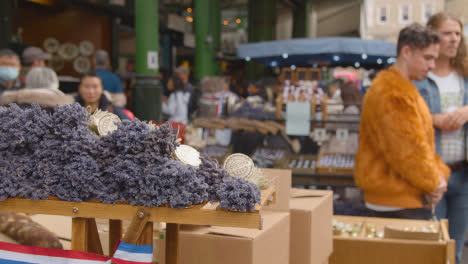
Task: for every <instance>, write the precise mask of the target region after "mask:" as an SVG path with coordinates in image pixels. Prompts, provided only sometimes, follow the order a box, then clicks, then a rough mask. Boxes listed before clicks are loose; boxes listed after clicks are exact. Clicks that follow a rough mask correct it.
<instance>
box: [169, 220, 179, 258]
mask: <svg viewBox="0 0 468 264" xmlns="http://www.w3.org/2000/svg"><path fill="white" fill-rule="evenodd" d="M179 228H180V225H179V224H170V223H167V227H166V264H177V263H178V262H179V255H178V253H179V252H178V249H179Z"/></svg>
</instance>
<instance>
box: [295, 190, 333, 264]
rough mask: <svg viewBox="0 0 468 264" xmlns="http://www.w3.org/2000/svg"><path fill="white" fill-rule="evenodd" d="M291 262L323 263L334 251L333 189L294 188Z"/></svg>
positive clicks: (305, 263) (298, 263)
mask: <svg viewBox="0 0 468 264" xmlns="http://www.w3.org/2000/svg"><path fill="white" fill-rule="evenodd" d="M289 205H290V209H291V236H290V240H291V244H290V261H289V263H291V264H323V263H326V262H327V261H328V258H329V256H330V254H331V253H332V251H333V230H332V216H333V192H332V191H321V190H304V189H292V190H291V200H290V203H289Z"/></svg>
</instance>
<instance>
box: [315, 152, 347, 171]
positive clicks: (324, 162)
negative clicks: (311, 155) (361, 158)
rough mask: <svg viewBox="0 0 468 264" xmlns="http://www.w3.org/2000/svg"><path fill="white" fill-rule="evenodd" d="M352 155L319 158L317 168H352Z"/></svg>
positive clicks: (327, 155)
mask: <svg viewBox="0 0 468 264" xmlns="http://www.w3.org/2000/svg"><path fill="white" fill-rule="evenodd" d="M354 158H355V156H354V155H349V154H335V155H332V154H330V155H329V154H326V155H323V156H321V157H320V160H319V162H318V166H319V167H336V168H354Z"/></svg>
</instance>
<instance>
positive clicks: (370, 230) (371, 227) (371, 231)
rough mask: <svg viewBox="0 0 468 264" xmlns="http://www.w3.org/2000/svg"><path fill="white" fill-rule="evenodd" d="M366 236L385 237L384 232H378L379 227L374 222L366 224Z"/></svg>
mask: <svg viewBox="0 0 468 264" xmlns="http://www.w3.org/2000/svg"><path fill="white" fill-rule="evenodd" d="M366 237H367V238H383V237H384V232H382V231H379V232H377V228H376V226H375V224H373V223H367V224H366Z"/></svg>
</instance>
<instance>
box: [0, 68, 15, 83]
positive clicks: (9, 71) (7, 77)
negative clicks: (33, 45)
mask: <svg viewBox="0 0 468 264" xmlns="http://www.w3.org/2000/svg"><path fill="white" fill-rule="evenodd" d="M18 74H19V69H18V68H15V67H8V66H0V80H4V81H7V82H9V81H13V80H14V79H16V78H18Z"/></svg>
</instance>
